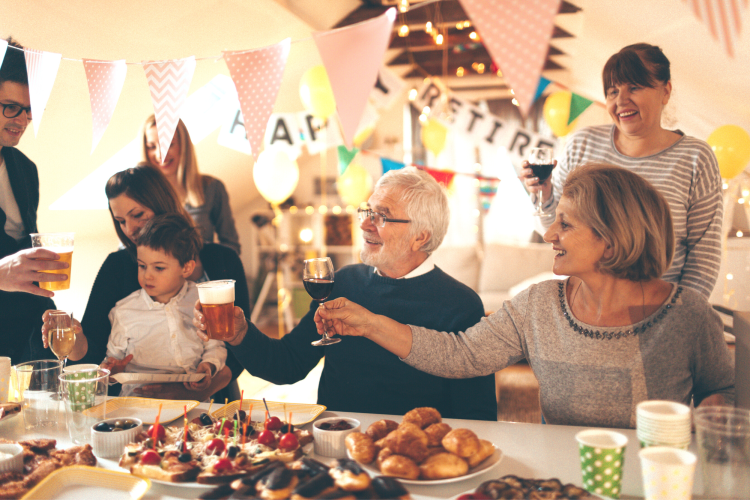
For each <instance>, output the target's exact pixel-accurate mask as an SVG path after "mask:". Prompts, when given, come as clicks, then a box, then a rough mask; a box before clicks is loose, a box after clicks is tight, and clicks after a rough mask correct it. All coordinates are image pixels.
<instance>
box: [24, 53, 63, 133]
mask: <svg viewBox="0 0 750 500" xmlns="http://www.w3.org/2000/svg"><path fill="white" fill-rule="evenodd" d="M23 52H24V56H25V58H26V71H27V72H28V74H29V97H30V98H31V115H32V116H33V117H34V119H33V120H32V121H31V123H33V124H34V135H35V136H36V135H37V134H38V133H39V126H40V125H41V123H42V115H43V114H44V108H46V107H47V101H48V100H49V95H50V94H51V93H52V86H53V85H54V84H55V78H56V77H57V70H58V69H59V68H60V59H62V54H55V53H52V52H44V51H41V50H31V49H24V51H23Z"/></svg>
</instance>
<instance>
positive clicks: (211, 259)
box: [42, 165, 250, 400]
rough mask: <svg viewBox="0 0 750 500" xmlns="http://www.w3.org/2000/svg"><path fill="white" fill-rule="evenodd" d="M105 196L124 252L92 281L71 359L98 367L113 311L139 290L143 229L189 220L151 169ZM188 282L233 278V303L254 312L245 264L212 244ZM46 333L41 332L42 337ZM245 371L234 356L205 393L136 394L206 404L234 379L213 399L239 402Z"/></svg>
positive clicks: (163, 390)
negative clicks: (156, 222) (167, 217)
mask: <svg viewBox="0 0 750 500" xmlns="http://www.w3.org/2000/svg"><path fill="white" fill-rule="evenodd" d="M105 192H106V194H107V198H108V199H109V210H110V214H111V216H112V222H113V223H114V225H115V231H116V232H117V236H118V237H119V238H120V241H121V242H122V244H123V246H124V247H125V248H124V249H121V250H118V251H116V252H113V253H111V254H109V256H108V257H107V259H106V260H105V261H104V263H103V264H102V267H101V268H100V269H99V273H98V274H97V277H96V280H95V281H94V286H93V288H92V290H91V294H90V296H89V302H88V304H87V306H86V311H85V313H84V315H83V319H82V320H81V326H82V329H83V335H77V339H76V347H75V349H74V352H73V353H71V356H70V358H69V359H70V360H71V361H78V360H79V361H80V362H82V363H95V364H99V363H101V362H102V361H103V360H104V359H105V357H106V354H107V343H108V340H109V337H110V333H111V332H112V328H113V324H112V323H111V322H110V317H109V316H110V312H111V311H112V309H113V308H114V307H115V305H116V304H117V303H118V301H120V300H122V299H124V298H126V297H127V296H129V295H130V294H132V293H133V292H135V291H137V290H138V289H139V288H141V286H140V284H139V282H138V264H137V263H136V241H137V237H138V234H139V232H140V231H141V230H142V229H143V226H145V225H146V223H147V222H148V221H149V220H151V219H152V218H153V217H154V216H157V215H161V214H179V215H180V216H182V217H183V218H185V220H188V221H189V220H190V217H189V215H188V214H187V213H186V212H185V210H184V208H183V207H182V206H180V204H179V202H178V200H177V196H176V195H175V193H174V190H173V189H172V187H171V186H170V184H169V182H168V181H167V180H166V179H165V178H164V176H163V175H162V174H161V173H160V172H158V171H157V170H156V169H154V168H152V167H150V166H147V165H139V166H137V167H135V168H129V169H126V170H123V171H121V172H118V173H116V174H115V175H113V176H112V177H111V178H110V179H109V180H108V181H107V185H106V187H105ZM188 279H189V280H191V281H194V282H200V281H208V280H217V279H233V280H235V282H236V283H235V302H236V303H237V305H239V306H240V307H243V308H245V307H246V308H247V309H246V310H249V308H250V296H249V293H248V289H247V281H246V279H245V272H244V269H243V267H242V262H241V261H240V259H239V257H238V256H237V254H236V253H235V252H234V251H233V250H231V249H230V248H227V247H225V246H222V245H218V244H213V243H205V244H203V248H202V249H201V250H200V253H199V255H198V258H197V259H196V260H195V267H194V269H193V271H192V273H191V274H190V276H189V277H188ZM44 330H45V329H44V327H43V330H42V331H43V337H44ZM79 343H81V344H83V343H85V344H86V347H85V348H83V349H81V348H80V347H79ZM241 372H242V366H241V365H240V364H239V363H238V362H237V360H236V359H235V358H234V356H233V355H232V354H231V353H230V354H229V355H228V357H227V361H226V367H225V368H224V369H221V370H219V372H218V373H216V374H215V375H214V377H213V378H212V380H211V385H210V387H208V388H206V389H204V390H201V391H198V392H194V391H190V390H188V389H187V388H185V387H183V385H182V384H158V385H149V386H143V387H140V388H139V389H138V390H137V391H136V394H137V395H142V396H147V397H160V398H166V399H198V400H204V399H207V398H208V397H209V396H210V395H212V394H214V393H216V391H218V390H219V389H222V388H224V387H225V386H227V384H228V383H229V382H230V380H231V381H232V383H231V385H229V386H228V387H226V389H225V390H224V391H222V392H221V393H220V394H216V395H215V397H217V398H222V399H223V398H232V399H239V389H238V386H237V383H236V379H237V377H238V376H239V374H240V373H241ZM230 400H231V399H230Z"/></svg>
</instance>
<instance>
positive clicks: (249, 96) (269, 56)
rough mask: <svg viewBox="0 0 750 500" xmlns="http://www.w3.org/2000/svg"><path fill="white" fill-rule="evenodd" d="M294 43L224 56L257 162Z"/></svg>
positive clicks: (226, 53) (285, 42)
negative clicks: (290, 49)
mask: <svg viewBox="0 0 750 500" xmlns="http://www.w3.org/2000/svg"><path fill="white" fill-rule="evenodd" d="M291 43H292V39H291V38H287V39H286V40H283V41H281V42H279V43H277V44H276V45H271V46H269V47H263V48H261V49H257V50H243V51H237V52H229V51H225V52H224V61H226V63H227V67H228V68H229V74H230V75H232V81H233V82H234V86H235V88H236V89H237V97H238V98H239V101H240V109H241V110H242V120H243V122H244V124H245V133H246V135H247V140H248V141H249V142H250V149H251V150H252V153H253V157H254V158H255V159H256V160H257V159H258V153H260V145H261V143H262V142H263V135H264V134H265V132H266V125H267V124H268V118H269V117H270V116H271V112H272V111H273V105H274V103H275V102H276V97H277V96H278V94H279V88H280V87H281V77H282V76H284V68H286V60H287V57H289V48H290V46H291Z"/></svg>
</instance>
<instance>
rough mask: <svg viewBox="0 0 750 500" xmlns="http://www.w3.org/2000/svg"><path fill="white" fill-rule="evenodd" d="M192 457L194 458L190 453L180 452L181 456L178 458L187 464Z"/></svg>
mask: <svg viewBox="0 0 750 500" xmlns="http://www.w3.org/2000/svg"><path fill="white" fill-rule="evenodd" d="M192 459H193V456H192V455H191V454H190V453H180V458H178V459H177V460H179V461H180V462H182V463H184V464H185V463H188V462H189V461H191V460H192Z"/></svg>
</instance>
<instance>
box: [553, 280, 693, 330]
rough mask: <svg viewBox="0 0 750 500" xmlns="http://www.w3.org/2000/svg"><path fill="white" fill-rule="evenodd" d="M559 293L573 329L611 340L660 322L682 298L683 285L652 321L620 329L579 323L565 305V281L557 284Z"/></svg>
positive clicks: (564, 314)
mask: <svg viewBox="0 0 750 500" xmlns="http://www.w3.org/2000/svg"><path fill="white" fill-rule="evenodd" d="M642 287H643V284H642V283H641V294H642V295H641V297H642V299H643V300H642V307H643V314H644V317H643V320H641V323H643V321H644V320H645V319H646V316H645V314H646V305H645V302H646V299H645V294H644V293H643V288H642ZM579 288H581V284H580V283H579V284H578V287H577V288H576V291H575V292H573V300H571V301H570V307H573V301H574V300H575V298H576V295H578V289H579ZM557 294H558V297H559V299H560V309H561V310H562V314H563V316H564V317H565V319H566V320H568V324H569V325H570V327H571V328H572V329H573V331H575V332H577V333H580V334H581V335H583V336H585V337H589V338H592V339H593V338H596V339H605V340H611V339H612V338H616V339H619V338H620V337H627V336H630V335H638V334H639V333H643V332H645V331H646V330H647V329H648V328H650V327H651V326H652V325H654V324H656V323H658V322H659V321H660V320H661V319H663V318H664V316H666V315H667V313H669V311H670V310H672V308H673V307H674V305H675V304H676V303H677V300H678V299H679V298H680V295H681V294H682V287H681V286H678V287H677V290H675V292H674V295H673V296H672V298H671V299H670V301H669V303H668V304H666V305H665V306H664V307H663V308H662V310H661V311H659V314H657V315H656V317H655V318H653V319H652V320H651V321H648V322H646V323H643V324H641V325H640V326H636V327H634V328H631V329H629V330H624V331H623V330H619V331H606V330H605V331H602V330H594V329H589V328H584V327H583V326H581V325H580V324H578V321H577V320H576V319H574V317H573V314H572V313H570V312H568V307H567V306H566V305H565V281H560V283H558V284H557Z"/></svg>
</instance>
